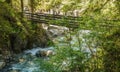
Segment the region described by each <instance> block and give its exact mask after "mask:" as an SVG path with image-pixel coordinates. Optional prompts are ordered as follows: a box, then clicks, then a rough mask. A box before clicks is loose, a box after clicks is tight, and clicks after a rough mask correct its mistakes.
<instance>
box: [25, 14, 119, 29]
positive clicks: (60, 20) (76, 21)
mask: <svg viewBox="0 0 120 72" xmlns="http://www.w3.org/2000/svg"><path fill="white" fill-rule="evenodd" d="M24 14H25V17H26V18H27V19H28V20H30V21H33V22H37V23H44V24H54V25H60V26H66V27H70V28H78V27H80V25H86V24H85V21H84V20H83V18H82V17H76V16H64V15H54V14H43V13H24ZM91 19H93V18H91ZM111 21H112V22H113V21H115V22H118V21H120V20H104V21H102V22H96V23H97V24H99V26H102V27H104V26H107V27H111V26H115V24H114V25H113V24H110V23H111ZM86 22H87V20H86ZM86 26H87V25H86ZM97 27H98V26H97Z"/></svg>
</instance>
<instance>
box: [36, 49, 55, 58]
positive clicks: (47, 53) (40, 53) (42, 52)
mask: <svg viewBox="0 0 120 72" xmlns="http://www.w3.org/2000/svg"><path fill="white" fill-rule="evenodd" d="M50 55H53V51H52V50H40V51H38V52H37V53H36V56H37V57H48V56H50Z"/></svg>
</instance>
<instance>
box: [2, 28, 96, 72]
mask: <svg viewBox="0 0 120 72" xmlns="http://www.w3.org/2000/svg"><path fill="white" fill-rule="evenodd" d="M63 29H64V28H63ZM65 30H66V28H65ZM51 31H52V32H53V33H56V34H57V35H58V36H57V37H52V36H53V35H54V34H53V33H52V35H51V36H50V37H51V38H52V40H53V41H54V43H55V44H56V46H59V47H62V46H67V45H68V43H67V42H68V41H69V43H70V44H71V46H72V48H73V49H75V50H79V40H80V41H81V42H82V44H81V46H82V48H81V49H82V51H85V52H88V53H89V54H91V51H90V49H89V48H88V46H87V44H86V42H88V41H89V40H88V39H91V40H92V39H93V38H92V37H88V36H90V34H91V31H90V30H79V31H77V32H76V33H73V34H69V33H67V34H65V35H60V34H59V33H60V32H59V29H58V32H57V30H55V29H53V30H52V29H51ZM69 39H70V40H69ZM66 41H67V42H66ZM94 44H95V42H94V40H92V42H91V45H92V46H93V47H95V46H94ZM54 48H55V47H54V46H53V47H47V48H40V47H37V48H33V49H31V50H25V51H24V52H23V53H21V54H18V55H16V56H15V61H14V62H13V63H11V64H10V65H9V66H8V67H6V68H4V69H3V70H2V71H0V72H45V71H44V70H42V69H41V66H40V64H42V63H37V62H36V61H37V60H38V59H42V60H49V57H48V56H46V55H43V56H41V55H40V56H38V55H39V54H37V53H39V52H42V51H44V52H46V53H47V52H48V54H50V52H53V53H52V54H54V53H55V52H54ZM92 51H93V52H95V51H96V48H93V49H92Z"/></svg>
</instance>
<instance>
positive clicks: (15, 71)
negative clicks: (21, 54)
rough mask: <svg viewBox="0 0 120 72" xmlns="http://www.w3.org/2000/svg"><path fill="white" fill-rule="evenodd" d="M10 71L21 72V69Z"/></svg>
mask: <svg viewBox="0 0 120 72" xmlns="http://www.w3.org/2000/svg"><path fill="white" fill-rule="evenodd" d="M10 72H20V70H11V71H10Z"/></svg>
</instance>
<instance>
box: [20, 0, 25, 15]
mask: <svg viewBox="0 0 120 72" xmlns="http://www.w3.org/2000/svg"><path fill="white" fill-rule="evenodd" d="M20 2H21V17H24V14H23V11H24V4H23V0H20Z"/></svg>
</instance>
